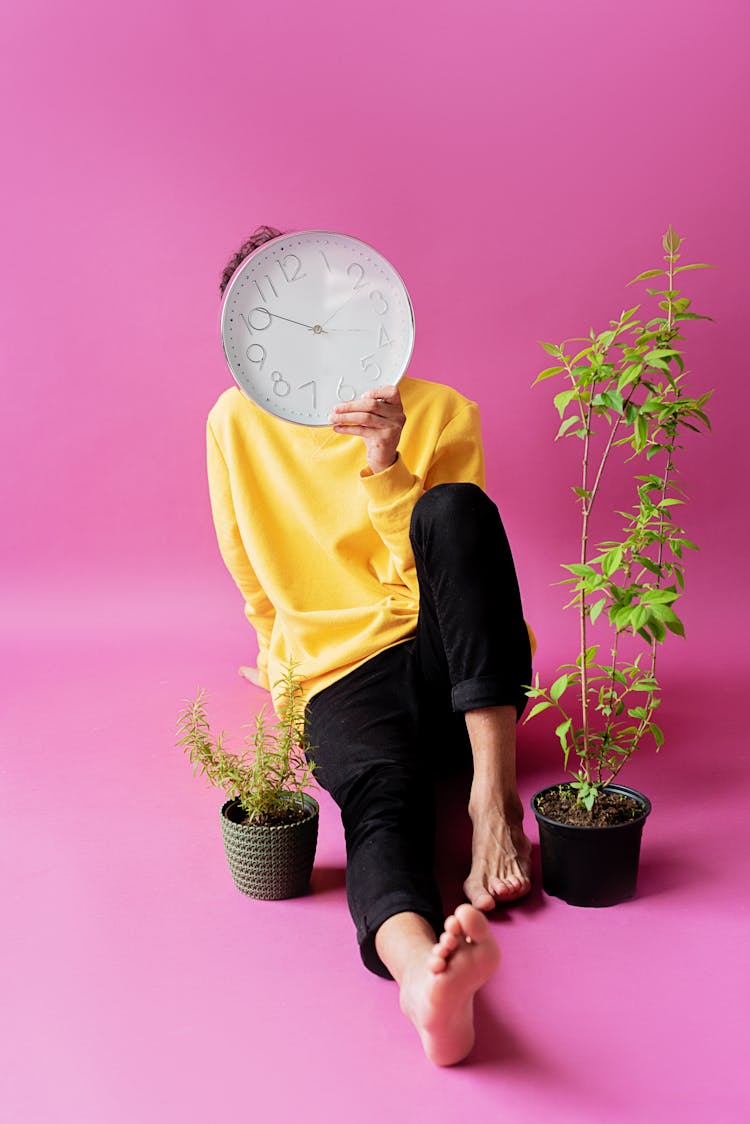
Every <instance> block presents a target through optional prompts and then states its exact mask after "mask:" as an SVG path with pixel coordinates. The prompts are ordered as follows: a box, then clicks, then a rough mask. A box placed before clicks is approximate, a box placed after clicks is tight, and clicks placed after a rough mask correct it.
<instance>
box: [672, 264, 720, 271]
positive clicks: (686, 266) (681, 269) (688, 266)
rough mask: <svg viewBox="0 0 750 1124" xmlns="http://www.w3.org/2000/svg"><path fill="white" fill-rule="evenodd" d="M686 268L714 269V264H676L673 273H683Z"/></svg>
mask: <svg viewBox="0 0 750 1124" xmlns="http://www.w3.org/2000/svg"><path fill="white" fill-rule="evenodd" d="M686 269H716V266H715V265H705V263H704V262H696V263H695V264H694V265H678V266H677V269H675V270H674V272H675V273H684V272H685V270H686Z"/></svg>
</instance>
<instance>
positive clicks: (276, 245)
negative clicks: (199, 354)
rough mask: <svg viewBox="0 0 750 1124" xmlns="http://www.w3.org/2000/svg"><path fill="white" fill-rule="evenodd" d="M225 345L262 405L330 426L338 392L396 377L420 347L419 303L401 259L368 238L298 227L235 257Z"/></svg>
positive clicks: (345, 394)
mask: <svg viewBox="0 0 750 1124" xmlns="http://www.w3.org/2000/svg"><path fill="white" fill-rule="evenodd" d="M221 339H222V345H223V348H224V354H225V356H226V359H227V363H228V364H229V369H230V371H231V372H232V375H233V376H234V378H235V380H236V382H237V384H238V386H239V387H240V389H241V390H242V391H243V392H244V393H245V394H246V395H247V396H248V398H250V399H251V400H252V401H253V402H255V403H256V404H257V405H258V406H261V407H262V408H263V409H264V410H268V411H269V412H270V413H272V414H275V415H276V416H277V417H280V418H284V419H286V420H287V421H292V422H298V423H299V424H301V425H311V426H325V425H329V424H330V422H329V421H328V418H329V415H330V413H331V410H332V409H333V407H334V406H335V405H336V404H337V403H338V402H351V401H352V400H353V399H355V398H359V397H361V395H362V394H363V393H364V392H365V391H366V390H369V389H372V388H373V387H377V386H384V385H387V384H394V385H395V384H396V383H397V382H398V381H399V379H400V378H401V376H402V375H403V374H404V372H405V371H406V368H407V366H408V363H409V360H410V358H411V354H412V350H413V348H414V312H413V309H412V303H411V300H410V298H409V294H408V292H407V290H406V286H405V285H404V282H403V281H402V279H401V277H400V276H399V274H398V273H397V272H396V270H395V269H394V267H393V266H392V265H391V264H390V262H389V261H387V260H386V259H385V258H384V257H383V255H382V254H380V253H378V251H377V250H375V249H374V248H373V247H372V246H370V245H368V244H367V243H366V242H362V241H360V240H359V239H358V238H353V237H351V236H350V235H348V234H336V233H334V232H333V231H328V230H300V231H297V232H296V233H291V234H282V235H280V236H279V237H278V238H272V239H270V240H269V241H268V242H264V243H263V245H262V246H259V247H258V249H257V250H254V251H253V252H252V253H251V254H250V255H249V256H248V257H247V258H245V260H244V261H243V262H242V263H241V264H240V265H239V266H238V267H237V270H236V271H235V273H234V275H233V276H232V278H231V280H230V282H229V284H228V286H227V288H226V291H225V293H224V300H223V303H222V310H221Z"/></svg>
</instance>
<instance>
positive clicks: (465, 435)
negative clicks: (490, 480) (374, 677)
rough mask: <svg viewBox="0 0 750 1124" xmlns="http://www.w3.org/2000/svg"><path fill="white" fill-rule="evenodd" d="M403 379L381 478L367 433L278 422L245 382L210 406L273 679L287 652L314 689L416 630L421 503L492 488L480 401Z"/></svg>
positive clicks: (241, 571) (216, 486)
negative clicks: (399, 423)
mask: <svg viewBox="0 0 750 1124" xmlns="http://www.w3.org/2000/svg"><path fill="white" fill-rule="evenodd" d="M399 389H400V391H401V399H402V402H403V404H404V411H405V414H406V424H405V426H404V429H403V432H402V434H401V440H400V443H399V455H398V458H397V460H396V463H395V464H393V465H392V466H391V467H390V468H388V469H386V470H385V471H384V472H380V473H376V474H374V475H373V473H372V472H370V470H369V468H368V467H367V462H366V459H365V447H364V444H363V442H362V439H361V438H359V437H347V436H346V435H344V434H339V433H334V432H333V430H332V429H331V428H328V427H326V428H324V429H313V428H307V427H303V426H297V425H293V424H291V423H290V422H287V421H283V420H281V419H279V418H275V417H273V416H272V415H270V414H267V413H266V412H265V411H263V410H261V409H260V408H259V407H258V406H256V405H255V404H254V403H253V402H251V401H250V400H249V399H248V398H246V397H245V396H244V395H243V394H242V392H241V391H240V390H239V389H238V388H237V387H232V388H231V389H230V390H227V391H225V392H224V393H223V394H222V395H221V396H220V398H219V399H218V401H217V402H216V404H215V405H214V407H213V408H212V410H211V412H210V414H209V416H208V424H207V434H206V436H207V456H208V482H209V493H210V498H211V510H212V513H213V519H214V525H215V527H216V535H217V538H218V542H219V549H220V551H221V554H222V557H223V559H224V562H225V563H226V565H227V568H228V569H229V572H230V573H231V575H232V577H233V578H234V580H235V582H236V584H237V586H238V588H239V590H240V592H241V593H242V596H243V597H244V599H245V614H246V616H247V618H248V620H249V621H250V623H251V624H252V625H253V626H254V628H255V631H256V632H257V635H258V649H259V652H258V668H259V670H260V673H261V679H262V682H263V683H264V685H265V686H268V685H269V683H270V684H271V685H273V684H274V683H276V682H277V680H278V679H279V678H280V677H281V675H282V672H283V668H284V664H285V663H286V662H287V660H288V659H290V658H291V659H293V660H295V661H296V662H297V664H298V668H297V674H298V675H299V676H300V678H301V679H302V682H303V687H304V692H305V697H306V698H308V699H309V698H310V697H312V695H314V694H315V693H316V692H318V691H320V690H322V689H323V688H324V687H327V686H329V685H330V684H331V683H334V682H335V681H336V680H337V679H340V678H341V677H342V676H344V675H346V674H347V673H348V672H349V671H351V670H352V669H353V668H355V667H357V666H358V665H359V664H361V663H363V662H364V661H365V660H367V659H369V658H370V657H371V656H373V655H375V654H377V653H378V652H380V651H383V650H384V649H385V648H389V647H391V646H392V645H394V644H398V643H400V642H401V641H403V640H406V639H407V638H408V637H409V636H410V635H412V634H413V632H414V630H415V628H416V623H417V612H418V608H419V588H418V583H417V577H416V571H415V568H414V557H413V555H412V551H411V546H410V543H409V522H410V519H411V513H412V508H413V507H414V504H415V503H416V501H417V500H418V499H419V497H420V495H422V493H423V492H424V491H425V490H426V489H428V488H431V487H432V486H433V485H435V484H441V483H450V482H460V481H469V482H473V483H475V484H478V485H479V486H480V487H481V488H484V455H483V450H482V437H481V430H480V422H479V411H478V408H477V406H476V405H475V403H473V402H470V401H469V400H468V399H467V398H464V397H463V396H462V395H461V394H459V393H457V391H455V390H452V389H451V388H450V387H447V386H441V385H440V384H439V383H429V382H424V381H423V380H421V379H413V378H408V377H405V378H404V379H402V380H401V383H400V384H399Z"/></svg>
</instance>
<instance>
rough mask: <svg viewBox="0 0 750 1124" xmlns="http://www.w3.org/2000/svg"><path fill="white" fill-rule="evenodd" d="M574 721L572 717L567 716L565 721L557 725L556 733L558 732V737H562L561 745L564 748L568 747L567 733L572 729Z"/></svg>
mask: <svg viewBox="0 0 750 1124" xmlns="http://www.w3.org/2000/svg"><path fill="white" fill-rule="evenodd" d="M572 723H573V719H572V718H566V719H565V721H564V722H561V723H560V725H559V726H556V727H555V733H556V734H557V736H558V738H559V739H560V745H561V746H562V748H563V749H567V743H568V738H567V734H568V730H569V729H570V727H571V725H572Z"/></svg>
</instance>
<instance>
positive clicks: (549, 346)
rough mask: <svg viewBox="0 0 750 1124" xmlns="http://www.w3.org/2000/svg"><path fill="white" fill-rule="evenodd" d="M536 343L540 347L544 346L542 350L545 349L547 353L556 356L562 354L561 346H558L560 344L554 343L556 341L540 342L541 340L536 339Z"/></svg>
mask: <svg viewBox="0 0 750 1124" xmlns="http://www.w3.org/2000/svg"><path fill="white" fill-rule="evenodd" d="M537 343H538V344H539V346H540V347H543V348H544V350H545V351H546V352H547V353H548V354H549V355H557V356H560V355H562V348H561V347H560V345H559V344H556V343H542V341H541V340H537Z"/></svg>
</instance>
